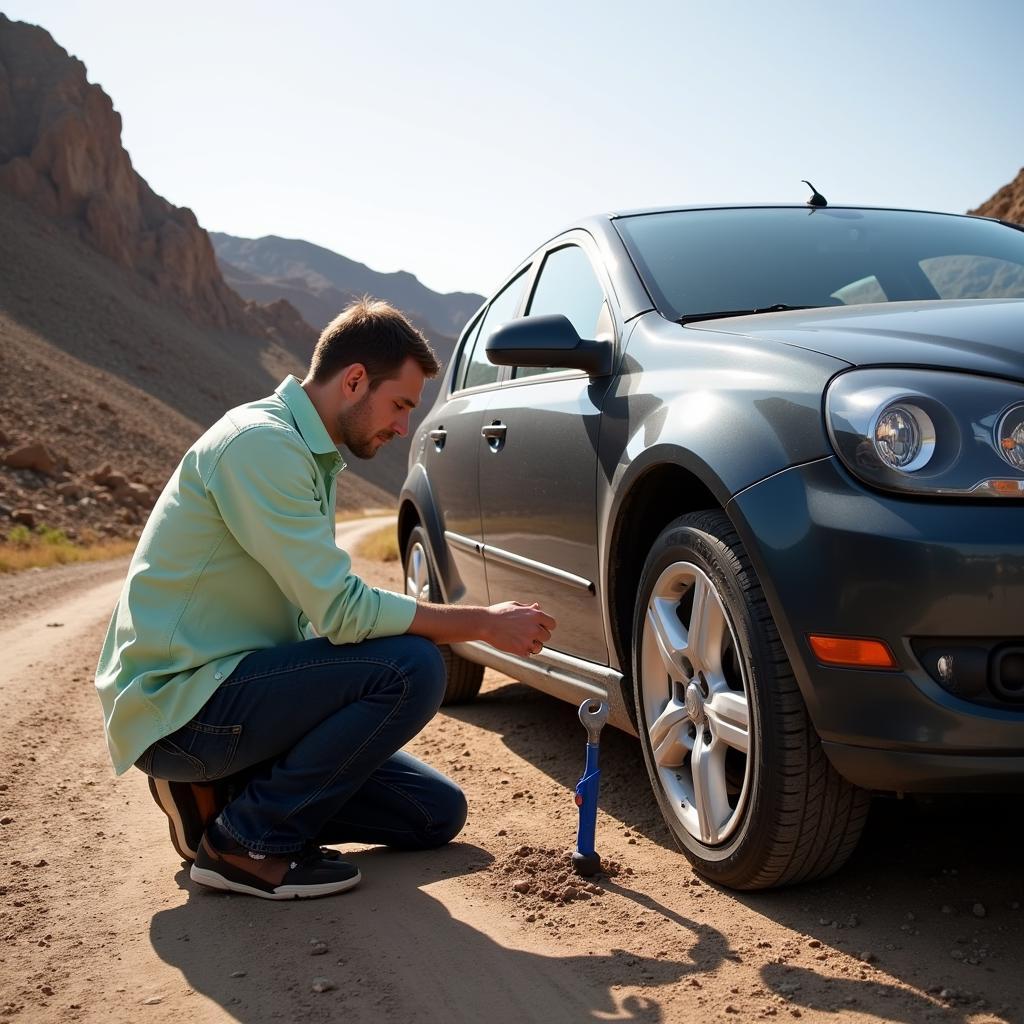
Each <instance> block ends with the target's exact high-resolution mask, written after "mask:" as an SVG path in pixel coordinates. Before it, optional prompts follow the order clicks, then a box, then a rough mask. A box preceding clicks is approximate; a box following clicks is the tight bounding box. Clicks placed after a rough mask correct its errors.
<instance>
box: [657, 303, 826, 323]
mask: <svg viewBox="0 0 1024 1024" xmlns="http://www.w3.org/2000/svg"><path fill="white" fill-rule="evenodd" d="M820 308H821V307H820V306H787V305H786V304H785V303H784V302H777V303H775V305H774V306H759V307H758V308H757V309H720V310H718V311H717V312H715V313H687V314H686V315H685V316H681V317H680V318H679V319H678V320H677V321H676V323H677V324H692V323H696V322H697V321H698V320H717V319H718V318H719V317H727V316H752V315H753V314H754V313H784V312H786V311H787V310H790V309H820Z"/></svg>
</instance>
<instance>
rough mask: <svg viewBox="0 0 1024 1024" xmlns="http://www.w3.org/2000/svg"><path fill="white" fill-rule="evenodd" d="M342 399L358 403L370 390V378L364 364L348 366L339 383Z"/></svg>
mask: <svg viewBox="0 0 1024 1024" xmlns="http://www.w3.org/2000/svg"><path fill="white" fill-rule="evenodd" d="M339 384H340V387H341V397H342V399H343V400H345V401H347V402H353V401H358V400H359V399H360V398H362V397H363V395H364V394H366V392H367V391H368V390H369V387H370V378H369V375H368V374H367V372H366V367H365V366H363V364H362V363H353V364H352V365H351V366H346V367H345V369H344V370H342V372H341V379H340V381H339Z"/></svg>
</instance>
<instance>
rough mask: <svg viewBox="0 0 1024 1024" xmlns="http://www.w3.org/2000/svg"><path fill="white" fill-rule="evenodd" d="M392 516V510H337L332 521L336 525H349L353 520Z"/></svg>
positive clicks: (393, 512)
mask: <svg viewBox="0 0 1024 1024" xmlns="http://www.w3.org/2000/svg"><path fill="white" fill-rule="evenodd" d="M394 514H395V510H394V509H393V508H356V509H352V508H348V509H338V511H337V512H336V513H335V516H334V521H335V522H336V523H351V522H352V521H353V520H355V519H368V518H369V517H370V516H393V515H394Z"/></svg>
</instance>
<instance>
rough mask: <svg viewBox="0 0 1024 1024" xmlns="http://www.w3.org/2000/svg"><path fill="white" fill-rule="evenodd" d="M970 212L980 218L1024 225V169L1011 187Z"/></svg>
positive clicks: (1005, 186)
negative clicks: (996, 218)
mask: <svg viewBox="0 0 1024 1024" xmlns="http://www.w3.org/2000/svg"><path fill="white" fill-rule="evenodd" d="M968 212H970V213H974V214H977V215H978V216H980V217H998V218H999V219H1000V220H1008V221H1012V222H1013V223H1014V224H1024V167H1022V168H1021V171H1020V174H1018V175H1017V177H1016V178H1014V179H1013V181H1011V182H1010V184H1009V185H1004V186H1003V187H1002V188H1001V189H1000V190H999V191H998V192H997V193H996V194H995V195H994V196H992V198H991V199H987V200H986V201H985V202H983V203H982V204H981V206H979V207H978V208H977V209H976V210H970V211H968Z"/></svg>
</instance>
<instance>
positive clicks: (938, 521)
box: [728, 459, 1024, 792]
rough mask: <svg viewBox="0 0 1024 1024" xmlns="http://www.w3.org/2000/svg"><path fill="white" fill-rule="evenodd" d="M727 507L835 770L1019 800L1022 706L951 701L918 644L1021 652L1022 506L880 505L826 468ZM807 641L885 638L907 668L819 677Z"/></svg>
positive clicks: (755, 491)
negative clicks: (1012, 645)
mask: <svg viewBox="0 0 1024 1024" xmlns="http://www.w3.org/2000/svg"><path fill="white" fill-rule="evenodd" d="M728 511H729V512H730V514H731V515H732V518H733V521H734V522H735V523H736V526H737V529H738V530H739V531H740V534H741V536H742V538H743V542H744V544H745V546H746V548H747V551H748V552H749V554H750V557H751V559H752V560H753V562H754V566H755V569H756V570H757V573H758V576H759V578H760V581H761V584H762V586H763V588H764V590H765V594H766V596H767V598H768V602H769V605H770V607H771V609H772V613H773V615H774V617H775V621H776V624H777V626H778V628H779V632H780V634H781V636H782V640H783V643H784V644H785V646H786V651H787V653H788V654H789V658H790V661H791V662H792V665H793V670H794V673H795V675H796V678H797V682H798V683H799V685H800V689H801V692H802V693H803V697H804V700H805V702H806V704H807V708H808V711H809V712H810V715H811V720H812V722H813V723H814V726H815V728H816V730H817V732H818V734H819V736H820V737H821V739H822V741H823V743H824V746H825V750H826V752H827V753H828V755H829V757H830V759H831V760H832V763H833V764H834V765H835V767H836V768H837V770H839V771H840V772H841V773H842V774H843V775H844V776H845V777H847V778H848V779H849V780H850V781H851V782H854V783H856V784H858V785H861V786H865V787H867V788H871V789H883V790H903V791H908V792H922V791H932V792H941V791H953V790H975V791H980V790H992V789H1007V788H1009V789H1020V790H1024V704H1019V705H1015V706H1014V705H1012V704H1007V705H1005V706H987V705H985V704H979V703H976V702H974V701H969V700H964V699H961V698H960V697H957V696H954V695H953V694H951V693H948V692H947V691H946V690H945V689H943V687H942V686H940V685H939V683H938V682H936V681H935V680H934V679H933V678H932V677H931V676H930V675H929V674H928V672H927V671H926V670H925V668H924V667H923V666H922V664H921V662H920V661H919V660H918V658H917V655H916V654H915V651H914V647H913V646H912V645H913V644H915V643H916V644H917V647H918V649H919V650H920V649H921V645H922V642H925V643H930V642H931V641H935V642H937V643H940V644H941V643H942V642H944V638H961V639H964V638H966V639H968V640H969V639H970V638H972V637H985V638H990V639H992V638H995V640H996V641H997V642H998V641H999V640H1000V639H1001V640H1005V641H1006V642H1010V641H1012V640H1015V639H1018V640H1020V642H1021V643H1024V507H1022V506H1021V505H1020V504H1019V503H1016V504H1013V505H1011V504H1009V503H1008V504H1005V505H1001V504H998V503H995V502H987V503H980V502H979V503H973V504H965V503H955V502H943V501H922V500H917V499H907V498H895V497H890V496H887V495H881V494H877V493H874V492H872V491H869V490H868V489H867V488H864V487H862V486H861V485H860V484H858V483H857V482H856V481H854V480H853V479H852V478H851V477H850V476H849V475H848V474H847V473H846V471H845V470H844V469H843V468H842V467H841V466H840V465H839V464H838V463H837V461H836V460H835V459H823V460H821V461H818V462H814V463H810V464H808V465H804V466H798V467H794V468H792V469H789V470H786V471H784V472H782V473H779V474H777V475H775V476H773V477H770V478H769V479H767V480H764V481H762V482H761V483H759V484H756V485H754V486H753V487H750V488H748V489H747V490H745V491H742V492H740V494H739V495H737V496H736V497H735V498H734V499H733V500H732V501H731V502H730V504H729V509H728ZM809 633H821V634H833V635H841V636H862V637H877V638H880V639H882V640H885V641H886V642H887V643H888V644H889V646H890V648H891V649H892V651H893V653H894V654H895V655H896V658H897V660H898V662H899V665H900V668H899V670H898V671H890V672H881V671H866V670H860V669H846V668H835V667H826V666H824V665H821V664H820V663H819V662H818V661H817V660H816V659H815V658H814V656H813V654H812V653H811V651H810V647H809V645H808V641H807V635H808V634H809ZM1004 703H1005V702H1004Z"/></svg>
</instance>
